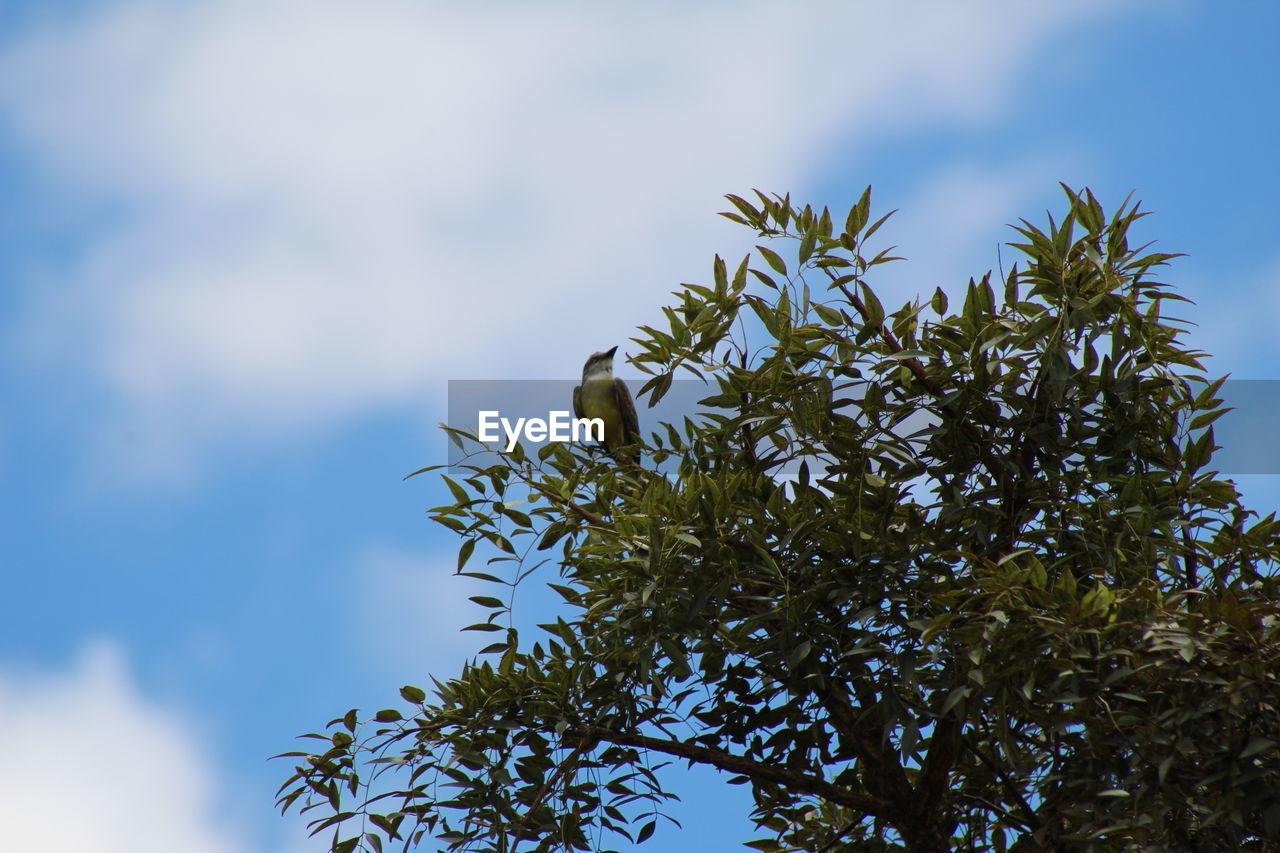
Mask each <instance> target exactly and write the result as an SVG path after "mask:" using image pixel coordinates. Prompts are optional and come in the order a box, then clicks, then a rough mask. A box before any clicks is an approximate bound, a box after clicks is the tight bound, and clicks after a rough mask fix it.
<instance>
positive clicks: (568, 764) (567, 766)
mask: <svg viewBox="0 0 1280 853" xmlns="http://www.w3.org/2000/svg"><path fill="white" fill-rule="evenodd" d="M586 748H587V744H586V743H585V742H583V743H580V744H578V746H576V747H575V748H574V750H573V752H571V753H569V755H568V757H567V758H565V760H564V761H562V762H560V766H559V767H557V768H556V772H555V773H552V774H551V776H550V777H548V778H547V781H546V782H543V783H542V787H541V788H539V789H538V793H537V794H536V795H534V798H533V802H532V803H530V804H529V809H528V811H526V812H525V813H524V817H523V818H521V819H520V825H519V826H518V827H516V837H515V840H514V841H512V842H511V849H512V850H514V849H515V848H517V847H519V846H520V842H521V841H523V840H524V833H525V830H526V829H527V828H528V826H529V820H530V818H532V817H533V813H534V812H535V811H537V809H538V806H540V805H542V801H543V800H545V799H546V798H547V794H548V793H550V791H551V788H552V786H553V785H555V784H556V783H557V782H559V781H560V780H561V779H562V778H564V775H565V774H566V773H568V772H569V771H570V770H571V769H572V768H573V766H574V764H575V763H576V762H577V760H578V756H580V755H582V752H583V750H585V749H586Z"/></svg>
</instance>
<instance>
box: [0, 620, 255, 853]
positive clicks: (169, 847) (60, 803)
mask: <svg viewBox="0 0 1280 853" xmlns="http://www.w3.org/2000/svg"><path fill="white" fill-rule="evenodd" d="M0 731H3V732H4V733H5V746H4V760H3V761H0V838H3V839H4V847H5V849H6V850H39V851H42V853H171V851H174V850H182V851H184V853H240V851H244V850H246V849H247V848H246V847H245V846H243V844H242V843H241V842H240V841H239V840H238V839H237V837H236V835H235V833H233V832H231V831H229V830H228V828H227V827H226V826H225V825H219V822H218V821H217V820H216V818H215V809H214V807H213V803H214V798H215V794H216V792H215V781H216V780H215V778H214V775H213V772H212V770H211V769H210V762H209V761H208V759H207V758H206V757H205V756H204V755H203V754H202V752H201V749H200V746H199V744H198V741H197V738H196V736H195V735H194V734H193V733H192V732H191V731H190V730H189V728H188V727H187V726H186V725H185V724H184V723H183V721H182V720H181V719H180V718H179V717H178V716H177V715H175V714H174V713H172V712H170V711H166V710H164V709H161V708H159V707H156V706H155V705H152V704H150V703H149V702H148V701H147V700H146V699H144V698H143V697H142V696H140V695H139V693H138V691H137V688H136V687H135V686H134V684H132V683H131V681H130V679H129V676H128V674H127V673H126V672H125V667H124V664H123V662H122V660H121V656H120V654H119V652H118V651H117V650H116V649H115V647H113V646H111V645H107V644H97V645H92V646H90V647H89V648H87V649H86V651H85V652H84V654H83V655H82V657H81V658H80V660H79V661H78V663H77V664H76V665H75V667H74V668H73V669H72V670H71V671H70V672H68V673H65V674H58V675H51V674H40V675H32V674H30V673H25V674H17V673H14V672H0Z"/></svg>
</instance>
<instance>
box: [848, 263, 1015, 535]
mask: <svg viewBox="0 0 1280 853" xmlns="http://www.w3.org/2000/svg"><path fill="white" fill-rule="evenodd" d="M823 272H825V273H826V274H827V277H828V278H830V279H831V281H832V282H833V283H834V284H835V286H836V287H837V288H839V290H840V292H841V293H843V294H844V296H845V299H848V300H849V304H850V305H852V306H853V308H854V310H856V311H857V312H858V314H859V315H861V317H862V320H863V322H864V323H865V322H866V321H867V317H868V316H869V315H868V312H867V306H866V304H865V303H864V302H863V301H862V299H861V297H859V296H858V294H857V293H855V292H853V291H852V290H850V289H849V287H848V285H847V284H846V283H845V282H843V281H840V279H839V277H838V276H836V274H835V273H834V272H833V271H832V270H831V269H830V268H828V267H824V268H823ZM877 331H878V332H879V334H880V340H882V341H883V342H884V345H885V346H886V347H888V349H889V351H890V352H891V353H893V354H895V355H896V354H898V353H900V352H902V351H903V346H902V342H901V341H899V340H898V338H897V336H896V335H894V333H893V332H892V331H891V330H890V329H889V327H888V326H886V325H885V324H884V323H880V327H879V329H877ZM900 364H902V365H904V366H905V367H906V368H907V370H909V371H911V375H912V376H914V377H915V378H916V380H917V381H919V383H920V384H921V385H922V386H924V389H925V390H926V391H928V392H929V393H930V394H932V395H933V396H934V397H937V398H941V397H942V387H941V386H940V385H938V383H937V382H936V381H935V380H934V378H933V377H932V376H930V375H929V371H928V370H927V369H926V368H925V366H924V365H923V364H921V363H920V360H919V359H917V358H904V359H902V361H901V362H900ZM942 411H943V412H944V413H945V414H947V415H948V416H949V417H951V418H953V419H954V420H955V422H956V423H957V424H958V425H959V427H960V429H962V430H964V433H965V435H967V436H968V437H969V438H970V439H971V440H973V441H974V442H975V446H976V447H977V449H978V453H979V454H980V456H981V459H982V464H983V467H985V468H986V469H987V472H988V473H989V474H990V475H991V476H992V478H993V479H994V480H995V481H996V482H998V483H999V484H1000V495H1001V504H1002V508H1003V510H1004V513H1003V515H1004V522H1003V524H1002V525H1001V530H1000V535H999V536H998V537H997V542H996V547H995V548H994V549H992V550H993V552H994V554H995V555H996V558H997V559H998V558H999V557H1001V556H1003V555H1004V554H1007V553H1009V552H1011V551H1012V550H1013V546H1014V542H1015V540H1016V537H1017V529H1016V528H1017V521H1016V519H1017V512H1018V508H1019V504H1020V503H1021V500H1020V498H1021V489H1020V488H1019V485H1018V481H1017V480H1015V479H1014V477H1013V476H1012V475H1011V474H1010V473H1009V471H1008V470H1007V469H1006V468H1005V467H1004V466H1002V465H1001V464H1000V463H999V461H998V460H997V459H996V457H995V456H994V455H993V454H992V453H991V450H990V446H989V441H988V440H987V439H986V438H984V437H983V435H982V432H981V431H980V430H979V429H978V428H977V427H975V426H974V425H973V424H972V423H970V422H969V421H967V420H965V419H964V418H963V417H961V416H960V413H959V412H957V411H956V410H955V409H954V408H953V407H952V406H950V405H943V406H942Z"/></svg>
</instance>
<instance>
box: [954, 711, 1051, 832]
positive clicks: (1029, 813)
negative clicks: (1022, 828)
mask: <svg viewBox="0 0 1280 853" xmlns="http://www.w3.org/2000/svg"><path fill="white" fill-rule="evenodd" d="M961 739H962V742H963V743H964V745H965V746H967V747H968V748H969V751H970V752H972V753H973V754H974V755H975V756H977V759H978V760H979V761H981V762H982V765H983V766H984V767H986V768H987V769H988V770H990V771H991V775H993V776H995V777H996V778H997V779H999V780H1000V784H1001V785H1002V786H1003V787H1004V789H1005V793H1006V794H1008V795H1009V797H1010V798H1011V799H1013V801H1014V802H1015V803H1017V804H1018V809H1019V811H1021V812H1022V816H1023V817H1024V818H1025V820H1026V826H1027V828H1028V829H1030V830H1031V831H1032V832H1035V831H1037V830H1039V829H1040V818H1039V817H1038V816H1037V815H1036V811H1035V809H1033V808H1031V804H1030V803H1028V802H1027V801H1026V799H1025V798H1024V797H1023V796H1022V791H1020V790H1019V789H1018V786H1017V785H1015V784H1014V783H1013V780H1011V779H1010V778H1009V776H1008V775H1007V774H1006V773H1005V772H1004V771H1003V770H1001V769H1000V766H999V765H997V764H996V763H995V762H994V761H992V760H991V759H990V758H988V757H987V755H986V753H984V752H983V751H982V750H980V749H978V747H977V746H976V745H975V744H974V743H973V740H972V739H970V738H967V737H964V736H963V735H961Z"/></svg>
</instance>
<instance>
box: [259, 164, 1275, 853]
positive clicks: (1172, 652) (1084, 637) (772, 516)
mask: <svg viewBox="0 0 1280 853" xmlns="http://www.w3.org/2000/svg"><path fill="white" fill-rule="evenodd" d="M1064 190H1066V211H1065V213H1064V214H1062V216H1061V222H1056V221H1055V220H1054V218H1053V217H1049V219H1048V223H1047V227H1044V228H1039V227H1036V226H1033V225H1032V224H1030V223H1029V222H1027V221H1025V220H1023V221H1022V223H1021V224H1020V225H1018V226H1015V231H1016V232H1017V233H1018V235H1019V239H1020V242H1017V243H1015V244H1013V245H1014V246H1015V248H1016V249H1018V250H1019V251H1020V252H1021V253H1022V254H1024V255H1025V256H1026V258H1025V259H1024V260H1023V262H1022V263H1021V264H1020V265H1015V266H1014V267H1013V269H1012V270H1011V271H1010V272H1009V273H1008V275H1007V276H1003V280H1000V279H996V278H993V276H992V274H991V273H988V274H987V275H985V276H983V277H982V278H981V279H980V280H972V279H971V280H970V281H969V283H968V286H967V288H965V289H964V301H963V305H962V307H960V309H959V310H958V311H956V312H954V313H952V312H951V311H950V307H949V304H948V298H947V296H946V294H945V293H943V292H942V291H941V290H938V291H937V292H935V293H933V294H932V296H931V298H930V299H929V300H928V301H927V302H923V303H922V302H919V301H917V302H913V303H910V304H907V305H905V306H903V307H902V308H900V309H898V310H897V311H894V312H893V313H891V314H890V313H887V312H886V309H885V308H884V307H882V304H881V302H880V300H879V299H878V298H877V296H876V294H875V292H874V291H873V289H872V286H871V284H870V283H869V281H870V278H871V277H872V276H873V275H874V273H875V271H876V267H877V266H879V265H881V264H883V263H886V262H888V261H891V260H895V259H894V258H891V257H889V255H888V253H887V251H882V252H879V253H878V254H875V255H874V256H873V257H870V258H868V257H866V256H865V255H864V251H866V249H865V248H864V247H865V246H866V244H867V241H868V239H869V238H871V237H872V236H873V235H874V234H875V233H876V231H877V229H878V228H879V227H880V226H881V224H882V223H883V222H884V221H885V219H886V218H887V217H882V218H880V219H878V220H876V221H875V222H871V215H870V190H869V189H868V191H867V192H866V193H864V194H863V195H862V197H861V198H860V199H859V200H858V202H857V203H856V204H855V205H853V207H852V209H851V210H850V211H849V213H848V216H847V217H846V218H845V219H844V221H843V223H842V225H838V224H837V223H836V222H835V221H834V220H833V219H832V217H831V215H830V214H829V212H828V211H827V210H825V209H824V210H822V211H821V212H818V211H815V210H813V209H811V208H810V207H805V208H803V209H801V208H798V207H797V206H795V205H793V204H792V203H791V202H790V200H789V198H781V197H776V196H775V197H768V196H766V195H764V194H760V193H757V194H756V195H757V198H755V199H754V200H752V201H747V200H745V199H742V198H738V197H735V196H730V197H729V200H730V201H731V202H732V203H733V206H734V210H733V211H731V212H728V213H725V214H724V215H725V216H727V217H729V218H730V219H732V220H734V221H736V222H739V223H741V224H743V225H745V226H747V227H748V228H751V229H754V230H755V231H757V232H758V233H759V234H760V235H761V237H764V238H767V240H766V241H764V242H765V243H768V244H769V245H765V244H763V243H762V245H760V246H758V247H757V249H756V253H755V255H754V261H753V259H752V257H751V256H748V257H747V258H745V259H744V260H743V261H742V263H741V264H739V265H738V266H737V268H736V269H734V270H730V268H729V267H728V266H726V265H725V263H724V262H723V261H721V260H720V259H719V258H718V257H717V258H716V260H715V264H714V273H713V280H712V282H711V283H710V284H708V285H705V286H703V285H686V286H684V289H683V290H682V291H681V292H679V293H678V294H677V301H676V304H675V306H674V307H672V308H668V309H666V311H665V315H666V320H667V322H668V324H669V328H668V329H665V330H660V329H655V328H648V327H645V328H643V329H642V330H641V331H642V333H643V334H642V335H641V336H640V337H638V338H637V339H636V343H637V344H639V346H640V348H641V350H642V352H641V354H640V355H639V356H638V357H636V358H635V359H634V361H633V363H635V364H636V365H637V366H638V367H639V368H641V369H642V370H645V371H646V372H647V373H649V374H650V375H651V377H652V378H651V379H650V381H649V382H648V383H647V384H646V385H645V387H644V389H642V391H641V394H642V396H643V395H645V394H647V395H649V396H650V397H651V398H656V397H660V396H661V395H662V394H663V393H665V391H666V390H667V389H668V387H669V386H670V383H671V381H672V378H673V377H674V376H676V375H689V376H693V377H701V378H703V379H705V380H706V381H707V382H708V383H709V391H708V395H709V396H708V398H707V400H706V401H705V403H706V405H707V406H708V407H711V408H709V410H708V411H709V414H708V415H707V416H706V417H705V418H702V419H688V420H686V421H685V422H684V423H683V424H679V425H665V426H664V427H663V428H662V429H661V430H660V431H659V433H657V434H655V435H653V436H652V437H651V441H650V445H649V446H648V447H646V459H651V460H652V465H653V466H665V467H664V468H663V470H666V469H670V470H671V473H669V474H668V473H660V472H659V470H658V469H657V468H654V467H650V468H648V469H646V470H642V471H634V470H626V469H619V468H616V467H614V466H613V465H611V463H609V462H608V460H606V459H603V458H598V457H592V456H589V455H586V454H584V453H582V452H581V451H579V450H576V449H574V448H571V447H569V446H565V445H548V446H547V447H545V448H544V449H542V450H540V451H539V453H538V454H537V458H529V457H527V456H526V455H525V454H524V453H523V451H521V450H520V449H519V448H517V450H516V451H514V452H513V453H512V454H510V455H508V456H504V457H503V458H502V459H501V461H500V462H499V463H498V464H494V465H487V466H481V465H474V466H471V467H470V468H469V469H468V470H467V473H466V476H464V477H461V478H460V480H455V479H451V478H449V477H447V476H446V477H444V480H445V482H446V483H447V484H448V486H449V488H450V489H451V491H452V495H453V497H454V499H455V502H454V503H452V504H450V505H448V506H443V507H439V508H437V509H435V510H434V511H433V512H434V517H435V519H436V520H437V521H439V522H440V523H442V524H444V525H446V526H447V527H449V528H450V529H451V530H454V531H456V532H457V534H458V535H459V537H460V538H461V547H460V552H459V555H458V558H459V560H458V562H459V567H460V570H464V568H463V567H465V566H466V565H467V564H468V561H469V560H470V559H471V558H472V556H473V552H474V551H475V549H476V548H477V545H478V544H481V545H483V546H484V549H486V550H490V551H492V552H493V553H494V554H495V555H496V556H494V557H493V559H491V560H490V563H491V565H492V566H493V567H494V568H491V569H489V570H488V571H487V572H469V573H470V574H472V576H474V577H478V578H483V579H485V580H487V581H491V582H492V583H493V584H494V585H495V588H496V589H498V590H501V591H502V594H500V595H495V596H493V597H484V596H480V597H477V598H475V599H474V600H475V601H477V602H479V603H480V604H481V605H483V606H487V607H489V608H491V610H492V615H491V617H490V618H489V620H488V621H487V622H485V623H484V624H482V625H478V626H475V627H476V628H477V629H478V630H483V631H491V632H493V633H494V634H495V635H497V636H498V641H497V642H495V643H493V644H492V645H490V646H489V647H487V648H486V649H484V651H483V652H482V653H481V655H480V656H479V657H478V658H477V659H476V660H475V661H474V662H472V663H470V664H468V665H467V666H466V667H465V668H464V669H463V671H462V673H461V674H460V675H458V676H457V677H456V678H453V679H450V680H448V681H444V682H436V683H435V685H434V693H433V695H432V696H431V698H430V699H428V696H427V694H426V692H425V691H423V690H421V689H419V688H416V687H405V688H404V689H403V690H402V691H401V695H402V697H403V698H404V700H405V701H406V702H407V703H408V705H409V708H408V710H407V712H402V711H400V710H396V709H388V710H384V711H381V712H378V713H377V714H376V715H374V717H373V718H372V719H371V720H369V721H368V722H365V723H361V722H360V721H359V716H358V714H357V712H356V711H351V712H349V713H348V714H346V715H345V716H344V717H342V718H341V719H339V720H335V721H333V722H332V723H331V724H330V730H329V731H327V732H325V733H315V734H312V735H309V737H311V738H316V739H319V740H320V741H321V747H320V749H319V751H317V752H316V753H303V752H295V753H290V755H291V756H293V757H295V758H296V759H298V762H297V770H296V773H295V774H294V775H293V777H292V778H291V779H289V780H288V781H287V782H286V783H285V785H284V786H282V788H281V804H282V806H283V807H284V808H285V809H288V808H289V807H299V808H309V809H319V810H321V812H322V817H320V818H318V819H317V820H316V822H315V828H316V831H317V832H319V831H322V830H327V829H329V828H331V827H332V828H333V830H334V849H335V850H339V851H348V850H354V849H358V848H359V849H369V850H381V849H382V848H383V844H384V841H387V842H389V841H392V840H396V841H398V840H401V839H403V840H404V843H405V846H406V847H412V846H415V845H418V844H421V843H424V842H427V841H431V840H432V839H434V842H433V843H439V844H442V845H443V846H444V847H446V848H447V849H450V850H476V851H480V850H483V851H515V850H535V849H536V850H561V849H565V850H587V849H595V848H596V847H597V846H598V845H599V844H605V843H607V841H608V837H609V836H610V833H617V834H618V835H620V836H623V837H627V838H633V839H638V840H644V839H646V838H648V837H649V836H650V835H651V834H652V833H653V832H654V829H655V825H656V818H658V817H660V816H661V815H662V813H663V811H662V810H663V807H664V804H665V803H666V802H667V801H668V799H669V798H670V796H671V795H670V794H669V793H668V792H667V791H666V790H665V788H664V787H663V778H664V775H665V774H666V773H671V772H678V767H677V768H676V769H668V770H664V769H663V764H662V762H663V761H666V762H668V763H674V764H677V765H678V764H680V763H682V762H689V763H692V764H703V765H709V766H711V767H715V768H718V769H720V770H722V771H724V772H725V773H726V774H727V775H728V781H729V782H730V783H740V784H747V785H749V786H750V788H751V792H752V794H753V797H754V803H755V810H754V812H753V813H752V817H753V818H754V820H755V821H756V822H757V824H758V825H759V826H760V827H761V828H762V829H764V830H765V831H766V833H767V834H766V836H765V837H764V838H761V839H758V840H756V841H754V842H752V843H751V845H750V846H753V847H755V848H756V849H760V850H787V849H800V850H824V851H833V850H859V851H862V850H910V851H943V850H952V849H959V850H975V851H978V850H995V851H1003V850H1086V849H1107V850H1117V849H1142V850H1174V851H1187V850H1227V849H1264V848H1265V849H1276V848H1274V847H1270V846H1268V845H1273V844H1276V843H1280V798H1278V797H1276V796H1275V791H1277V790H1280V751H1278V750H1277V744H1278V743H1280V634H1278V633H1277V630H1278V629H1277V625H1278V624H1280V622H1278V621H1277V615H1276V612H1277V608H1276V586H1277V583H1276V571H1275V567H1276V564H1277V557H1278V556H1280V539H1278V538H1277V534H1278V532H1280V522H1277V520H1276V519H1275V517H1274V514H1272V515H1267V516H1266V517H1263V518H1259V517H1258V516H1257V514H1256V513H1254V512H1252V511H1250V510H1248V509H1246V508H1245V507H1244V506H1243V505H1242V502H1241V498H1240V496H1239V494H1238V493H1237V491H1236V489H1235V487H1234V484H1233V483H1232V482H1231V481H1229V480H1225V479H1223V478H1221V477H1220V476H1219V475H1218V474H1217V473H1216V472H1215V471H1213V470H1212V469H1211V468H1209V467H1208V466H1209V464H1210V461H1211V457H1212V454H1213V451H1214V449H1215V445H1214V435H1213V427H1212V423H1213V421H1214V420H1215V419H1216V418H1218V417H1219V416H1220V415H1222V414H1223V413H1224V412H1225V411H1226V409H1225V408H1224V406H1223V404H1222V400H1221V399H1220V398H1219V397H1218V396H1217V394H1218V392H1219V389H1220V387H1221V385H1222V381H1223V380H1222V379H1218V380H1215V381H1211V380H1210V379H1208V378H1207V377H1206V376H1205V371H1204V368H1203V365H1202V364H1201V358H1202V355H1203V354H1202V353H1198V352H1194V351H1191V350H1189V349H1187V348H1185V347H1184V346H1183V344H1182V343H1181V339H1182V337H1183V332H1184V330H1183V328H1182V325H1183V324H1182V323H1181V321H1178V320H1175V319H1173V318H1172V317H1171V316H1170V315H1169V314H1168V311H1169V310H1170V308H1171V306H1174V305H1177V304H1178V303H1184V302H1186V300H1185V299H1184V298H1183V297H1180V296H1179V295H1178V294H1177V293H1175V292H1174V290H1173V289H1172V288H1171V287H1170V286H1169V285H1167V284H1163V283H1160V282H1158V281H1155V280H1154V279H1153V278H1152V275H1153V272H1154V271H1155V270H1156V269H1157V268H1158V267H1160V266H1162V265H1164V264H1165V263H1166V262H1167V261H1168V260H1170V259H1171V258H1172V257H1174V256H1173V255H1168V254H1153V253H1146V247H1139V248H1135V247H1132V246H1130V243H1129V238H1128V231H1129V229H1130V227H1131V226H1132V224H1133V223H1134V222H1135V221H1136V220H1137V219H1139V218H1140V217H1141V216H1143V215H1145V214H1143V213H1140V212H1139V210H1138V206H1137V205H1136V204H1130V203H1129V202H1128V200H1126V202H1125V203H1124V204H1122V205H1121V206H1120V208H1119V209H1118V210H1116V211H1115V212H1114V213H1113V214H1112V215H1110V216H1107V215H1106V213H1105V212H1104V210H1103V208H1102V206H1101V205H1100V204H1099V202H1098V201H1097V199H1096V198H1095V196H1094V194H1093V193H1092V192H1090V191H1088V190H1085V191H1083V192H1081V193H1077V192H1074V191H1072V190H1070V189H1068V188H1066V187H1065V185H1064ZM770 246H773V248H771V247H770ZM786 247H790V248H789V249H787V251H786V252H784V251H783V249H784V248H786ZM792 250H793V251H794V256H793V257H792ZM784 254H786V255H787V258H785V259H784ZM867 254H870V253H869V252H867ZM455 438H457V440H459V441H464V440H465V439H464V438H463V437H462V436H461V435H457V436H455ZM424 470H428V469H424ZM521 506H523V507H524V508H523V509H521V508H519V507H521ZM557 569H558V571H557ZM538 572H542V573H544V574H550V575H552V577H551V578H550V579H549V580H548V583H549V584H550V585H551V586H552V587H553V588H554V589H555V590H556V591H557V592H558V593H559V594H560V595H561V596H563V598H564V601H565V611H564V613H563V615H561V616H560V617H559V618H557V619H556V620H555V621H554V622H552V623H550V624H546V625H543V626H541V627H542V629H543V631H545V636H541V637H539V638H537V639H536V641H534V642H529V641H528V640H527V639H526V638H522V637H518V636H517V633H516V631H514V630H513V629H511V628H510V627H504V626H508V625H509V623H508V621H507V619H508V616H509V612H508V605H507V602H509V601H510V600H511V596H510V595H509V593H510V592H511V591H512V588H514V587H515V586H516V585H518V584H520V583H522V582H526V583H527V582H530V580H531V579H532V578H534V577H535V575H536V573H538ZM663 831H664V832H667V831H670V832H675V831H676V830H674V829H666V828H664V830H663ZM601 839H603V840H601Z"/></svg>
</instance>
